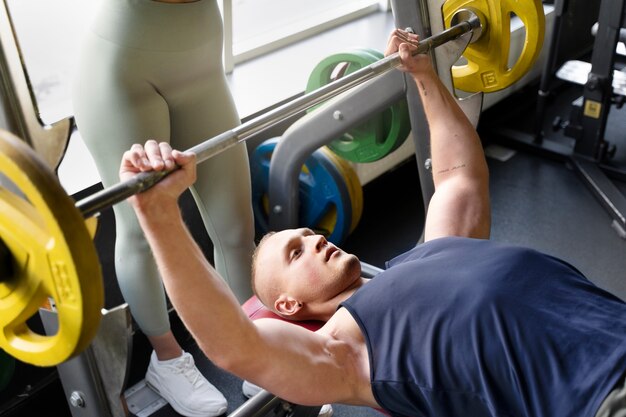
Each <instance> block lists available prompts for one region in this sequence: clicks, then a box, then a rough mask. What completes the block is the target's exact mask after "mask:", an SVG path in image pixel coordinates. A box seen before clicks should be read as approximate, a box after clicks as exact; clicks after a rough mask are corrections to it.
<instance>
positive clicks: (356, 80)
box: [76, 9, 483, 218]
mask: <svg viewBox="0 0 626 417" xmlns="http://www.w3.org/2000/svg"><path fill="white" fill-rule="evenodd" d="M465 10H467V9H465ZM464 18H466V19H467V20H462V19H464ZM459 20H461V21H459V22H458V23H457V24H455V25H453V26H451V27H450V28H448V29H446V30H444V31H443V32H441V33H438V34H437V35H433V36H431V37H429V38H425V39H423V40H421V41H420V42H419V44H418V46H417V48H416V49H415V51H414V52H413V55H417V54H425V53H429V52H430V51H431V50H432V49H433V48H436V47H438V46H441V45H443V44H445V43H446V42H450V41H452V40H454V39H457V38H459V37H460V36H462V35H464V34H466V33H469V32H473V31H478V30H480V29H481V28H482V26H483V23H482V21H481V19H480V18H479V17H478V16H477V15H476V14H475V13H472V12H471V11H470V12H469V13H466V14H465V15H463V16H461V17H460V19H459ZM400 64H401V59H400V54H399V53H398V52H396V53H394V54H391V55H389V56H387V57H385V58H383V59H381V60H379V61H376V62H374V63H373V64H371V65H368V66H366V67H363V68H361V69H360V70H357V71H355V72H353V73H351V74H348V75H346V76H344V77H341V78H339V79H337V80H335V81H333V82H332V83H329V84H326V85H324V86H322V87H321V88H318V89H317V90H315V91H311V92H310V93H308V94H305V95H303V96H301V97H298V98H296V99H294V100H292V101H290V102H288V103H285V104H283V105H282V106H279V107H277V108H276V109H274V110H271V111H269V112H267V113H264V114H263V115H261V116H259V117H256V118H254V119H251V120H249V121H247V122H245V123H242V124H240V125H239V126H237V127H235V128H233V129H231V130H228V131H226V132H224V133H222V134H220V135H218V136H215V137H213V138H211V139H208V140H206V141H204V142H202V143H199V144H198V145H196V146H194V147H192V148H190V149H188V151H189V152H192V153H194V154H195V155H196V159H197V162H198V163H200V162H203V161H205V160H207V159H209V158H211V157H213V156H215V155H217V154H219V153H220V152H223V151H225V150H226V149H229V148H231V147H233V146H235V145H237V144H238V143H241V142H243V141H245V140H247V139H248V138H250V137H251V136H252V135H254V134H256V133H259V132H261V131H263V130H265V129H268V128H270V127H272V126H274V125H276V124H278V123H280V122H281V121H283V120H285V119H287V118H289V117H292V116H295V115H296V114H298V113H300V112H302V111H305V110H307V109H309V108H310V107H313V106H316V105H318V104H320V103H322V102H324V101H327V100H329V99H331V98H333V97H336V96H338V95H339V94H341V93H343V92H345V91H347V90H349V89H351V88H353V87H356V86H358V85H361V84H363V83H365V82H366V81H369V80H371V79H373V78H375V77H377V76H379V75H382V74H384V73H387V72H388V71H390V70H392V69H395V68H397V67H398V66H399V65H400ZM170 172H171V171H158V172H157V171H151V172H142V173H139V174H137V175H136V176H134V177H133V178H131V179H129V180H127V181H124V182H121V183H118V184H116V185H114V186H112V187H108V188H106V189H104V190H101V191H98V192H96V193H94V194H92V195H91V196H89V197H86V198H84V199H82V200H80V201H78V202H77V203H76V207H77V208H78V209H79V211H80V212H81V213H82V214H83V216H84V217H85V218H89V217H92V216H96V215H98V214H99V213H100V212H101V211H102V210H104V209H107V208H110V207H112V206H113V205H115V204H118V203H120V202H122V201H124V200H126V199H127V198H129V197H131V196H133V195H135V194H137V193H140V192H143V191H146V190H148V189H149V188H151V187H152V186H154V185H155V184H156V183H157V182H159V181H160V180H161V179H163V178H164V177H165V176H166V175H168V174H169V173H170Z"/></svg>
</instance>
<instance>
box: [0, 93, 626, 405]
mask: <svg viewBox="0 0 626 417" xmlns="http://www.w3.org/2000/svg"><path fill="white" fill-rule="evenodd" d="M536 92H537V85H536V84H532V85H529V86H528V87H527V88H525V89H523V90H521V91H520V92H518V93H516V94H515V95H514V96H511V97H509V98H507V99H506V100H504V101H502V102H500V103H498V104H497V105H495V106H493V107H492V108H490V109H489V110H487V111H486V112H484V113H483V115H482V116H481V122H480V125H479V132H480V134H481V137H482V139H483V142H484V145H485V148H486V149H487V151H488V152H491V151H496V150H500V151H501V150H502V149H500V148H494V146H502V144H503V140H502V138H500V137H498V136H497V135H496V134H494V133H492V132H493V128H494V127H496V126H497V125H500V124H502V123H505V124H507V126H508V127H513V128H518V129H520V130H522V129H528V128H529V127H531V126H532V125H533V118H534V107H533V103H534V100H535V96H536ZM554 92H555V97H554V98H553V99H552V101H551V103H550V106H549V108H548V110H547V113H546V117H545V120H544V124H545V128H544V131H545V132H546V134H547V138H548V139H554V140H557V141H560V142H568V141H570V140H569V139H568V138H565V137H563V136H562V133H561V132H552V130H551V122H552V120H553V118H554V117H555V116H557V115H558V116H561V117H562V118H563V119H564V120H566V119H567V117H568V115H569V110H570V102H571V101H572V100H573V99H574V98H576V97H577V96H578V95H580V94H581V88H580V87H579V86H573V85H560V86H559V87H558V88H557V89H555V91H554ZM624 111H626V110H624V109H621V110H618V109H615V108H613V109H612V110H611V115H610V118H609V122H608V125H607V133H606V138H607V140H609V141H611V142H612V143H614V144H616V145H617V149H618V151H617V154H616V156H615V158H614V160H613V163H614V164H615V165H617V166H621V167H622V169H626V143H624V142H625V138H624V132H625V131H626V115H625V114H624ZM507 150H510V151H511V152H510V154H511V155H510V158H509V159H506V160H500V159H496V158H488V163H489V167H490V172H491V179H490V181H491V182H490V187H491V196H492V213H493V216H492V239H494V240H497V241H502V242H509V243H515V244H520V245H525V246H529V247H533V248H536V249H539V250H542V251H544V252H547V253H549V254H552V255H555V256H557V257H560V258H562V259H564V260H566V261H568V262H570V263H572V264H573V265H575V266H576V267H578V268H579V269H580V270H581V271H582V272H583V273H585V274H586V275H587V276H588V277H589V279H590V280H591V281H593V282H595V283H596V284H597V285H598V286H600V287H602V288H605V289H607V290H608V291H610V292H612V293H613V294H615V295H617V296H618V297H620V298H622V299H624V300H626V272H624V271H626V256H624V254H625V253H626V240H624V239H621V238H620V237H619V236H618V234H617V233H616V231H615V230H614V229H613V228H612V226H611V218H610V216H609V215H608V214H607V213H606V211H605V210H604V209H603V208H602V207H601V205H600V204H599V203H598V201H597V200H596V199H595V197H594V196H593V195H592V193H591V192H590V191H589V190H588V189H587V188H586V186H585V184H584V183H583V182H582V181H581V180H580V179H579V178H578V177H577V175H576V174H575V173H574V171H573V170H572V169H571V168H570V167H568V166H567V164H565V163H563V162H560V161H556V160H552V159H548V158H545V157H542V156H539V155H537V154H533V153H528V152H524V151H521V150H515V149H507ZM495 153H496V152H494V154H495ZM616 184H617V186H618V187H619V188H620V189H621V190H622V192H623V193H626V184H623V183H616ZM92 192H93V190H86V194H89V193H92ZM183 204H184V205H189V206H191V204H190V201H189V199H188V198H187V199H184V200H183ZM188 216H189V223H190V225H191V228H192V229H193V230H194V233H195V234H196V237H197V239H198V241H199V242H200V243H201V244H202V245H203V247H205V248H206V249H207V253H209V252H210V250H209V247H210V243H209V242H208V238H207V237H206V235H205V234H204V233H203V232H202V227H200V226H198V227H195V225H199V223H198V222H199V220H198V218H197V213H194V212H193V210H189V214H188ZM423 220H424V207H423V204H422V197H421V194H420V189H419V178H418V175H417V169H416V162H415V160H414V159H413V158H411V159H410V160H408V161H407V162H405V163H403V164H402V165H400V166H398V167H397V168H395V169H394V170H392V171H390V172H388V173H386V174H384V175H382V176H380V177H379V178H377V179H375V180H374V181H372V182H370V183H368V184H367V185H365V186H364V212H363V216H362V219H361V221H360V223H359V225H358V226H357V228H356V229H355V231H354V232H353V233H352V234H351V236H349V238H348V239H347V241H346V243H345V244H344V245H343V247H344V249H345V250H347V251H350V252H353V253H355V254H356V255H358V256H359V257H360V258H361V259H362V260H363V261H364V262H367V263H370V264H372V265H376V266H379V267H384V262H385V261H386V260H388V259H390V258H392V257H394V256H395V255H398V254H400V253H402V252H404V251H405V250H407V249H409V248H411V247H412V246H413V245H415V244H416V243H417V241H418V239H419V237H420V235H421V232H422V228H423ZM113 221H114V220H113V218H112V215H111V214H110V213H108V214H107V213H105V214H104V215H103V216H102V218H101V227H100V229H99V233H98V236H97V238H96V245H97V247H98V250H99V252H100V253H101V254H102V266H103V272H104V275H105V277H106V278H105V283H106V291H107V306H113V305H117V304H119V303H120V302H121V297H120V295H119V291H118V290H117V289H116V283H115V279H114V278H113V269H112V260H111V258H110V254H111V253H112V250H111V248H112V245H113V242H114V235H113V232H112V230H113V228H112V227H111V226H112V224H113ZM172 321H173V324H174V325H173V329H174V331H175V333H176V334H177V336H178V338H179V340H180V341H181V343H182V344H183V345H184V347H185V348H186V349H187V350H188V351H190V352H192V353H193V354H194V356H195V358H196V361H197V363H198V366H199V368H200V369H201V371H202V372H203V373H204V374H205V375H206V376H207V377H208V378H209V379H210V380H211V381H212V382H213V383H214V384H215V385H216V386H217V387H218V388H219V389H220V390H221V391H222V392H223V393H224V394H225V395H226V397H227V399H228V400H229V409H228V413H230V412H232V411H233V410H234V409H235V408H236V407H238V406H239V405H241V404H242V403H243V402H244V401H245V398H244V397H243V395H242V393H241V381H240V380H239V379H238V378H236V377H234V376H232V375H230V374H227V373H225V372H223V371H221V370H219V369H217V368H216V367H215V366H213V365H212V364H211V363H210V361H208V360H207V359H205V358H203V356H202V354H201V353H200V352H199V350H198V348H197V347H196V345H195V343H194V342H193V340H191V338H190V337H189V335H188V334H187V332H186V331H185V329H184V328H183V326H182V325H181V324H180V322H179V321H178V320H177V318H176V316H175V314H174V313H172ZM133 350H134V353H133V362H132V372H131V375H130V377H129V386H130V385H132V384H134V383H135V382H137V381H138V380H140V379H141V378H142V377H143V373H144V372H145V368H146V366H147V361H148V352H149V347H148V344H147V343H146V340H145V338H144V337H143V336H142V335H141V334H140V332H137V333H136V335H135V338H134V346H133ZM18 369H19V368H18ZM26 373H28V376H29V377H30V378H31V379H33V378H36V379H37V380H40V379H49V381H50V382H49V383H47V384H43V385H41V386H45V389H41V390H40V391H37V390H33V391H31V390H30V388H28V386H26V385H25V383H23V381H25V377H26V375H25V374H26ZM18 396H29V397H30V398H29V400H28V401H27V402H25V403H24V402H22V403H21V404H20V406H19V407H13V408H12V407H10V404H9V406H7V404H8V403H10V402H11V401H12V400H11V399H10V398H11V397H15V398H17V397H18ZM0 404H2V406H3V407H4V408H0V410H4V411H0V415H3V416H40V417H45V416H55V417H63V416H70V415H71V414H70V411H69V408H68V406H67V403H66V402H65V400H64V393H63V391H62V388H61V386H60V383H59V381H58V379H57V378H56V374H55V373H54V372H53V373H50V372H49V371H47V372H45V371H44V370H40V369H31V368H30V367H29V368H28V369H27V371H26V372H24V373H19V372H17V373H16V374H15V375H14V380H13V381H12V382H11V385H10V386H9V387H8V388H7V389H6V390H5V391H4V392H2V393H1V395H0ZM334 410H335V416H354V417H357V416H380V415H381V414H380V413H378V412H376V411H374V410H371V409H368V408H360V407H349V406H334ZM154 415H155V416H157V417H165V416H168V417H169V416H175V415H177V414H176V413H175V412H174V411H173V410H172V409H171V408H170V407H169V406H166V407H164V408H162V409H161V410H159V411H158V412H156V413H155V414H154Z"/></svg>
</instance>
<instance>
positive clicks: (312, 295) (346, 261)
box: [256, 228, 361, 305]
mask: <svg viewBox="0 0 626 417" xmlns="http://www.w3.org/2000/svg"><path fill="white" fill-rule="evenodd" d="M256 268H257V271H258V272H257V288H258V289H259V290H260V291H259V292H260V293H263V294H273V295H271V296H270V297H275V296H280V295H286V296H289V297H292V298H293V299H294V300H297V302H298V303H302V304H305V303H307V304H311V303H324V302H326V301H328V300H331V299H332V298H334V297H336V296H337V295H338V294H340V293H342V292H343V291H344V290H345V289H346V288H348V287H349V286H350V285H353V284H354V283H355V281H357V280H359V279H360V274H361V265H360V263H359V261H358V259H357V257H356V256H354V255H351V254H348V253H345V252H344V251H342V250H341V249H339V248H337V247H336V246H335V245H333V244H332V243H330V242H328V241H327V240H326V238H324V236H322V235H317V234H315V233H314V232H313V231H312V230H310V229H307V228H302V229H290V230H284V231H281V232H278V233H275V234H274V235H272V236H270V237H269V238H268V239H267V240H266V241H265V242H264V243H263V245H262V247H261V248H259V252H258V255H257V264H256ZM262 288H263V289H265V288H273V289H274V290H273V291H268V292H265V291H263V290H262ZM263 301H265V302H268V303H269V304H270V305H271V304H272V303H274V301H275V300H272V299H264V300H263Z"/></svg>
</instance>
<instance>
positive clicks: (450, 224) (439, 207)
mask: <svg viewBox="0 0 626 417" xmlns="http://www.w3.org/2000/svg"><path fill="white" fill-rule="evenodd" d="M407 38H408V39H410V40H411V41H412V42H415V43H417V39H418V38H417V35H413V34H409V33H407V32H404V31H399V30H397V31H396V32H394V33H393V34H392V37H391V40H390V42H389V46H388V48H387V51H386V52H387V54H389V53H392V52H395V51H396V50H398V48H399V52H400V56H401V59H402V62H403V66H402V67H401V68H400V69H402V70H403V71H405V72H408V73H410V75H411V76H412V78H413V80H414V81H415V83H416V85H417V89H418V90H419V94H420V97H421V99H422V105H423V107H424V112H425V114H426V119H427V120H428V126H429V128H430V148H431V160H432V173H433V181H434V183H435V193H434V194H433V196H432V198H431V201H430V205H429V207H428V210H427V215H426V222H425V226H424V227H425V231H424V239H425V240H426V241H428V240H431V239H435V238H438V237H444V236H465V237H474V238H488V237H489V231H490V224H491V214H490V204H489V172H488V169H487V163H486V161H485V155H484V152H483V148H482V144H481V142H480V138H479V137H478V134H477V133H476V130H475V129H474V127H473V126H472V124H471V123H470V121H469V120H468V119H467V117H466V116H465V114H464V113H463V111H462V110H461V108H460V107H459V106H458V104H457V103H456V101H455V99H454V98H453V97H452V95H451V94H450V92H449V91H448V90H447V88H446V87H445V86H444V85H443V83H442V82H441V81H440V79H439V77H438V76H437V74H436V73H435V71H434V69H433V67H432V65H431V61H430V58H429V57H428V56H426V55H418V56H415V57H412V56H411V53H410V52H411V50H412V49H414V47H412V46H410V45H409V43H406V42H405V41H403V39H407Z"/></svg>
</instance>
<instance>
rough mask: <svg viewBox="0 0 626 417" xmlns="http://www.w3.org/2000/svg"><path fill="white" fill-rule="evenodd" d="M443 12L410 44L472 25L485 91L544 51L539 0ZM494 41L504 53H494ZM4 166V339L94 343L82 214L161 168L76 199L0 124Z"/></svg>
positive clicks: (53, 347) (92, 283) (204, 155)
mask: <svg viewBox="0 0 626 417" xmlns="http://www.w3.org/2000/svg"><path fill="white" fill-rule="evenodd" d="M511 13H514V14H516V15H517V16H519V17H520V18H521V19H522V20H523V22H524V24H525V25H526V32H527V37H526V42H525V45H524V49H523V51H522V54H521V56H520V58H519V59H518V63H516V64H515V65H513V66H512V67H510V66H509V65H508V48H509V45H508V44H506V45H505V44H500V43H499V42H498V40H499V39H506V40H508V39H509V38H508V36H504V35H503V33H508V31H510V28H509V27H508V26H507V27H504V26H506V23H507V22H508V20H507V19H508V17H507V16H510V14H511ZM444 14H445V22H446V26H447V27H448V28H447V29H445V30H444V31H442V32H441V33H439V34H436V35H433V36H431V37H429V38H425V39H423V40H421V41H420V43H419V45H418V47H417V50H416V51H415V53H416V54H417V53H428V52H430V51H431V50H432V49H433V48H436V47H438V46H440V45H443V44H445V43H446V42H449V41H452V40H454V39H457V38H459V37H461V36H463V35H465V34H469V33H471V43H470V44H469V45H468V47H467V48H466V50H465V58H466V61H467V63H465V64H462V65H461V67H463V66H469V67H471V69H472V70H471V71H469V70H464V71H460V73H459V74H458V75H455V84H456V83H457V82H459V86H458V87H462V88H466V89H467V90H470V91H478V90H479V91H484V92H491V91H496V90H498V89H503V88H505V87H508V86H509V85H511V84H512V83H514V82H515V81H517V80H518V79H519V78H520V77H521V76H522V75H523V74H524V73H526V72H527V71H528V70H529V69H530V67H531V65H532V63H533V62H534V61H535V59H536V58H537V56H538V54H539V52H540V49H541V45H542V41H543V33H544V19H543V18H544V15H543V8H542V4H541V1H540V0H529V1H524V2H517V1H513V0H448V2H446V4H445V5H444ZM494 49H496V50H499V51H500V52H499V53H497V54H495V53H493V50H494ZM485 51H487V52H485ZM492 59H495V61H494V62H491V61H490V60H492ZM503 60H506V61H507V62H503ZM399 64H400V57H399V54H398V53H396V54H392V55H390V56H388V57H386V58H383V59H381V60H379V61H376V62H374V63H373V64H371V65H369V66H366V67H364V68H361V69H360V70H358V71H355V72H353V73H351V74H349V75H346V76H344V77H342V78H339V79H337V80H336V81H334V82H332V83H329V84H327V85H325V86H323V87H321V88H319V89H318V90H315V91H312V92H310V93H307V94H305V95H303V96H302V97H300V98H297V99H295V100H293V101H291V102H289V103H287V104H285V105H283V106H280V107H278V108H276V109H274V110H272V111H270V112H268V113H265V114H264V115H262V116H259V117H257V118H254V119H252V120H250V121H247V122H245V123H242V124H241V125H239V126H237V127H235V128H233V129H232V130H229V131H227V132H224V133H222V134H220V135H218V136H215V137H213V138H211V139H209V140H207V141H205V142H202V143H200V144H198V145H196V146H194V147H192V148H191V149H189V151H191V152H193V153H195V154H196V156H197V161H198V162H199V163H200V162H203V161H205V160H207V159H209V158H211V157H212V156H214V155H217V154H218V153H220V152H222V151H224V150H226V149H228V148H230V147H232V146H235V145H236V144H238V143H241V142H243V141H245V140H246V139H248V138H249V137H251V136H252V135H254V134H256V133H258V132H260V131H262V130H265V129H267V128H268V127H270V126H273V125H275V124H277V123H279V122H280V121H282V120H285V119H287V118H289V117H291V116H294V115H296V114H298V113H300V112H302V111H304V110H306V109H308V108H310V107H313V106H315V105H317V104H320V103H322V102H324V101H327V100H328V99H330V98H332V97H335V96H337V95H339V94H341V93H342V92H344V91H347V90H349V89H351V88H353V87H355V86H358V85H361V84H363V83H364V82H366V81H368V80H371V79H373V78H374V77H377V76H379V75H381V74H383V73H386V72H388V71H390V70H391V69H394V68H396V67H397V66H398V65H399ZM453 71H454V68H453ZM466 77H467V81H464V79H465V78H466ZM476 80H478V81H476ZM485 81H486V82H485ZM0 173H1V174H2V175H0V181H4V180H8V181H9V183H10V184H9V186H5V187H1V188H0V348H1V349H3V350H4V351H6V352H7V353H9V354H10V355H11V356H13V357H15V358H16V359H19V360H20V361H23V362H27V363H30V364H33V365H38V366H54V365H57V364H59V363H62V362H64V361H66V360H68V359H70V358H71V357H73V356H75V355H77V354H78V353H80V352H81V351H82V350H83V349H84V348H85V347H86V346H87V345H88V344H89V343H90V341H91V339H92V338H93V336H94V335H95V334H96V332H97V330H98V326H99V321H100V317H101V309H102V307H103V304H104V295H103V294H104V290H103V282H102V274H101V270H100V264H99V259H98V256H97V253H96V249H95V246H94V244H93V241H92V237H93V236H92V235H91V234H90V233H89V228H88V227H87V225H86V221H85V219H90V218H93V217H94V216H96V215H97V214H98V213H100V212H101V211H102V210H104V209H107V208H110V207H112V206H113V205H115V204H117V203H120V202H121V201H124V200H125V199H127V198H128V197H130V196H132V195H134V194H137V193H139V192H142V191H145V190H147V189H149V188H150V187H152V186H153V185H154V184H156V183H157V182H158V181H160V180H161V179H162V178H163V177H164V176H165V175H167V173H164V172H158V173H155V172H149V173H140V174H138V175H137V176H135V177H134V178H132V179H130V180H128V181H125V182H122V183H119V184H117V185H114V186H112V187H110V188H107V189H104V190H102V191H100V192H97V193H95V194H92V195H91V196H89V197H87V198H85V199H83V200H80V201H78V202H75V201H74V200H73V199H72V198H71V197H70V196H68V195H67V193H66V192H65V191H64V189H63V187H62V186H61V185H60V183H59V181H58V179H57V177H56V175H55V173H54V172H53V171H52V170H51V169H50V168H49V167H48V166H47V165H46V164H45V163H43V162H42V161H41V158H40V157H39V156H38V155H37V154H36V153H35V152H34V151H33V150H32V149H31V148H30V147H28V146H27V145H26V144H25V143H24V142H23V141H22V140H20V139H19V138H17V137H16V136H14V135H12V134H10V133H8V132H2V133H0ZM2 176H3V177H2ZM2 183H4V182H2ZM49 300H51V301H52V303H53V305H54V306H55V309H56V312H57V314H58V330H57V332H56V333H55V334H53V335H45V334H41V333H38V332H36V331H35V330H33V329H32V328H31V326H30V325H29V323H28V320H29V318H30V317H32V316H33V315H34V314H36V312H37V311H38V309H39V307H40V306H41V305H42V304H44V303H45V302H47V301H49Z"/></svg>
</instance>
